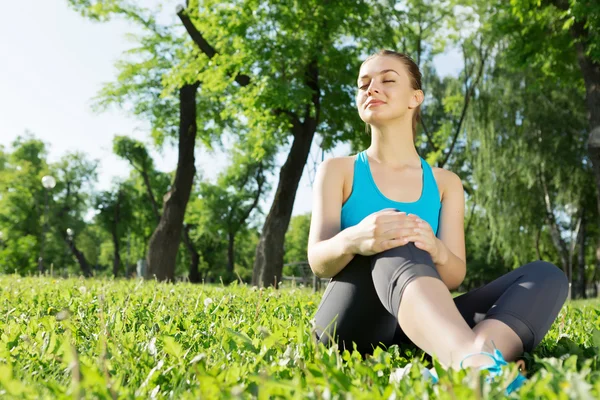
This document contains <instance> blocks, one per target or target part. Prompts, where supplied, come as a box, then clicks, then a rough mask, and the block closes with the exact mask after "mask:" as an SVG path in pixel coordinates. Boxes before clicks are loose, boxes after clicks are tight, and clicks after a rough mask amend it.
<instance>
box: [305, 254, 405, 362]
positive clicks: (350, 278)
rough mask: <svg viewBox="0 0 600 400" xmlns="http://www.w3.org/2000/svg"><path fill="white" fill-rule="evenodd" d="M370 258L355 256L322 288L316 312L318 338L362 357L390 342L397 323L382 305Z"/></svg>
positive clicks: (324, 342)
mask: <svg viewBox="0 0 600 400" xmlns="http://www.w3.org/2000/svg"><path fill="white" fill-rule="evenodd" d="M370 264H371V262H370V258H369V257H363V256H355V257H354V259H353V260H352V261H351V262H350V263H349V264H348V265H347V266H346V267H345V268H344V269H343V270H342V271H340V273H338V274H337V275H336V276H335V277H333V279H332V280H331V282H329V285H328V286H327V289H326V290H325V293H324V294H323V298H322V299H321V303H320V304H319V307H318V309H317V312H316V315H315V323H316V334H317V339H318V340H319V341H321V342H322V343H323V344H325V345H331V344H333V343H338V345H339V347H340V350H344V349H348V350H349V351H352V350H353V345H352V342H355V343H356V345H357V350H358V351H359V352H360V353H361V354H362V355H363V356H364V355H365V354H370V353H372V351H373V349H374V348H375V347H376V346H377V345H379V344H383V345H384V346H386V347H387V346H390V345H391V344H393V337H394V333H395V332H396V327H397V325H398V322H397V321H396V317H395V316H394V315H392V314H390V313H388V312H387V310H386V309H385V308H384V307H383V305H382V304H381V301H380V300H379V297H378V296H377V293H376V291H375V287H374V286H373V280H372V279H371V268H370Z"/></svg>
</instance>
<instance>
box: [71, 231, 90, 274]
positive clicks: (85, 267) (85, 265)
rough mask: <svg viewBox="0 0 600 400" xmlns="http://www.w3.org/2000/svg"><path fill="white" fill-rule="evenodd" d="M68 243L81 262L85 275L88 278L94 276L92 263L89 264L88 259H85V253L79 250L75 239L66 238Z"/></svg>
mask: <svg viewBox="0 0 600 400" xmlns="http://www.w3.org/2000/svg"><path fill="white" fill-rule="evenodd" d="M66 242H67V245H68V246H69V249H70V250H71V253H73V255H74V256H75V258H76V259H77V262H78V263H79V266H80V267H81V272H82V273H83V276H85V277H86V278H89V277H91V276H92V270H91V268H90V265H89V264H88V262H87V260H86V259H85V255H84V254H83V253H82V252H81V251H79V249H78V248H77V245H76V244H75V239H68V238H67V239H66Z"/></svg>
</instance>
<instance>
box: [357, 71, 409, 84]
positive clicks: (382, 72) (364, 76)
mask: <svg viewBox="0 0 600 400" xmlns="http://www.w3.org/2000/svg"><path fill="white" fill-rule="evenodd" d="M390 71H391V72H396V71H395V70H393V69H384V70H383V71H380V72H378V73H377V75H382V74H385V73H386V72H390ZM396 74H397V75H400V74H398V72H396ZM368 77H369V74H366V75H363V76H361V77H360V78H358V80H359V81H360V80H361V79H364V78H368Z"/></svg>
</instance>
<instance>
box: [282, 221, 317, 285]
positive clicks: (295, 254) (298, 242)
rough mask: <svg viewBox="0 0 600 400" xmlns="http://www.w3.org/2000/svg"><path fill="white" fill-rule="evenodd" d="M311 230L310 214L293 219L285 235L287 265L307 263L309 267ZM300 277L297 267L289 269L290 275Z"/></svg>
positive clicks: (293, 266) (285, 259)
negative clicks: (309, 234)
mask: <svg viewBox="0 0 600 400" xmlns="http://www.w3.org/2000/svg"><path fill="white" fill-rule="evenodd" d="M309 229H310V213H306V214H301V215H296V216H294V217H292V219H291V221H290V226H289V227H288V230H287V232H286V233H285V246H284V251H285V253H284V254H285V256H284V259H283V260H284V262H285V263H286V264H292V263H298V262H306V265H307V266H308V232H309ZM290 273H291V274H293V275H298V274H299V273H301V271H300V270H299V268H297V267H296V265H292V266H291V268H289V269H288V273H287V274H288V275H289V274H290Z"/></svg>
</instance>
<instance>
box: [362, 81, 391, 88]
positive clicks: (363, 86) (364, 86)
mask: <svg viewBox="0 0 600 400" xmlns="http://www.w3.org/2000/svg"><path fill="white" fill-rule="evenodd" d="M388 82H396V81H383V83H388ZM367 86H369V84H368V83H367V84H365V85H362V86H361V87H359V89H360V90H365V89H366V88H367Z"/></svg>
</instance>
